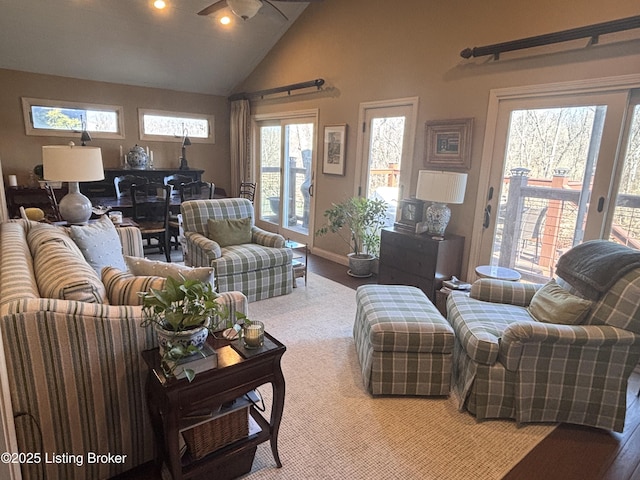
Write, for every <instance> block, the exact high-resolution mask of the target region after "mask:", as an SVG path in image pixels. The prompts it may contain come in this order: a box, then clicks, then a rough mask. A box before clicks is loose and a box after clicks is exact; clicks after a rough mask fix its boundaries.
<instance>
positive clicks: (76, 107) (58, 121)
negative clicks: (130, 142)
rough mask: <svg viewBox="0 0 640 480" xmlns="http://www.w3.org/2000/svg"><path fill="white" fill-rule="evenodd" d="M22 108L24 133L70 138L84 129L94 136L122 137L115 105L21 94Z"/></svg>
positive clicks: (120, 117) (120, 112) (119, 109)
mask: <svg viewBox="0 0 640 480" xmlns="http://www.w3.org/2000/svg"><path fill="white" fill-rule="evenodd" d="M22 111H23V114H24V125H25V132H26V134H27V135H41V136H57V137H69V136H73V134H75V133H79V132H81V131H83V130H87V131H88V132H89V133H91V136H92V137H95V138H119V139H122V138H124V121H123V108H122V107H120V106H117V105H97V104H92V103H81V102H68V101H63V100H49V99H42V98H28V97H22Z"/></svg>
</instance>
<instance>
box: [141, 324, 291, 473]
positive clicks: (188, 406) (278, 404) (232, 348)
mask: <svg viewBox="0 0 640 480" xmlns="http://www.w3.org/2000/svg"><path fill="white" fill-rule="evenodd" d="M208 341H209V343H210V344H211V345H212V346H213V347H214V348H215V350H216V353H217V355H218V360H217V361H218V366H217V367H216V368H212V369H210V370H207V371H205V372H200V373H198V374H197V375H196V378H195V379H194V380H193V381H192V382H191V383H189V381H188V380H186V379H181V380H178V379H175V378H167V377H166V376H165V375H164V373H163V371H162V367H161V365H160V354H159V352H158V349H157V348H155V349H153V350H146V351H144V352H142V357H143V358H144V361H145V362H146V363H147V365H148V366H149V376H148V379H147V401H148V405H149V411H150V414H151V422H152V425H153V429H154V433H155V436H156V445H157V457H156V458H157V461H158V462H159V464H160V465H161V464H162V461H166V463H167V466H168V467H169V471H170V472H171V475H172V476H173V478H174V480H178V479H187V478H195V477H201V476H205V475H206V476H207V477H210V478H216V479H217V480H219V479H229V478H234V477H236V476H239V475H242V474H244V473H247V472H248V470H247V471H238V468H239V467H238V465H239V463H240V462H239V459H240V458H246V456H247V454H250V455H251V461H252V460H253V453H255V448H256V446H257V445H259V444H260V443H263V442H266V441H267V440H269V441H270V442H271V451H272V453H273V458H274V460H275V461H276V465H277V466H278V467H281V466H282V463H281V462H280V456H279V455H278V431H279V428H280V421H281V419H282V412H283V410H284V396H285V381H284V376H283V374H282V369H281V366H280V360H281V359H282V355H283V354H284V352H285V350H286V347H285V346H284V345H283V344H282V343H280V342H279V341H278V340H276V339H275V338H274V337H272V336H271V335H269V334H268V333H265V345H264V347H262V348H260V349H258V350H244V349H243V348H242V347H241V346H240V345H239V343H240V342H239V341H238V340H236V341H235V342H230V341H228V340H222V339H214V338H213V337H212V336H209V340H208ZM266 383H271V384H272V386H273V404H272V407H271V417H270V419H269V420H268V421H267V419H266V418H265V417H264V416H263V415H262V414H261V413H260V411H258V410H257V409H256V408H255V407H253V406H251V407H250V409H249V412H250V415H251V417H252V418H253V419H254V420H255V422H256V423H257V424H258V426H259V427H260V428H261V431H260V432H258V433H254V434H251V433H250V434H249V436H248V437H246V438H243V439H240V440H237V441H236V442H233V443H231V444H229V445H227V446H225V447H222V448H220V449H218V450H215V451H213V452H211V453H209V454H208V455H206V456H204V457H203V458H200V459H198V460H193V459H192V458H190V455H189V453H188V452H187V453H186V454H185V455H183V456H182V457H181V456H180V451H179V448H180V447H179V441H178V435H179V432H180V431H181V430H184V429H185V425H188V422H189V417H194V416H201V415H202V414H203V412H209V411H211V412H215V411H217V410H218V408H219V407H220V406H221V405H223V404H225V403H228V402H230V401H233V400H234V399H236V398H238V397H241V396H242V395H244V394H246V393H248V392H250V391H251V390H254V389H255V388H257V387H259V386H260V385H264V384H266ZM187 428H188V427H187ZM248 468H249V469H251V463H249V464H248Z"/></svg>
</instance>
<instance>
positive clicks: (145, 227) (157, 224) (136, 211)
mask: <svg viewBox="0 0 640 480" xmlns="http://www.w3.org/2000/svg"><path fill="white" fill-rule="evenodd" d="M162 191H164V195H162V196H158V195H156V194H155V193H157V192H162ZM151 192H153V193H151ZM130 194H131V207H132V217H133V221H134V222H136V223H137V224H138V227H139V228H140V233H141V234H142V239H143V240H146V241H147V245H146V247H147V248H158V249H160V251H161V252H163V253H164V255H165V257H166V259H167V262H171V246H170V234H169V205H170V203H171V185H162V184H160V183H142V184H136V183H134V184H132V185H131V187H130ZM152 240H156V241H157V245H154V244H153V242H152Z"/></svg>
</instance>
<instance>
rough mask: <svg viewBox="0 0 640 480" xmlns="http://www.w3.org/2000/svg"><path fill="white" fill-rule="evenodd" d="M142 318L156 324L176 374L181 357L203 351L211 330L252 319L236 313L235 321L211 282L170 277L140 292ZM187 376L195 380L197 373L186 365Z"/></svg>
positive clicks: (165, 358)
mask: <svg viewBox="0 0 640 480" xmlns="http://www.w3.org/2000/svg"><path fill="white" fill-rule="evenodd" d="M140 296H141V297H142V313H143V316H144V318H143V320H142V323H141V326H143V327H153V328H154V329H155V331H156V334H157V335H158V344H159V346H160V354H161V356H162V365H163V368H164V369H165V373H167V374H169V375H173V374H174V372H175V369H176V366H177V365H178V362H180V360H182V359H184V358H185V357H188V356H191V355H196V354H201V355H202V348H203V347H204V345H205V342H206V340H207V337H208V335H209V333H210V332H211V333H213V332H218V331H220V330H222V329H224V328H225V327H231V326H233V325H234V324H235V323H236V320H243V321H244V322H247V323H249V322H250V320H249V319H247V318H246V317H245V316H244V315H243V314H241V313H236V319H235V320H234V321H233V322H232V321H231V320H230V318H229V309H228V308H227V307H226V306H225V305H223V304H221V303H219V302H218V301H217V300H216V299H217V298H218V297H219V295H218V293H216V292H215V291H214V290H213V287H212V286H211V284H210V283H209V282H202V281H200V280H186V279H185V278H184V277H181V278H180V279H176V278H173V277H167V280H166V282H165V286H164V288H163V289H154V288H152V289H151V290H150V291H149V292H141V293H140ZM184 373H185V376H186V377H187V378H188V379H189V381H191V380H193V378H194V377H195V373H194V372H193V370H191V369H189V368H184Z"/></svg>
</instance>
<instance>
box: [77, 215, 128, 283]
mask: <svg viewBox="0 0 640 480" xmlns="http://www.w3.org/2000/svg"><path fill="white" fill-rule="evenodd" d="M71 238H72V239H73V241H74V242H76V245H78V247H79V248H80V251H81V252H82V254H83V255H84V258H85V259H86V260H87V262H89V265H91V266H92V267H93V269H94V270H95V271H96V272H97V273H98V275H100V272H101V271H102V269H103V268H104V267H107V266H110V267H116V268H118V269H119V270H126V269H127V266H126V265H125V263H124V257H123V256H122V244H121V243H120V237H119V236H118V232H116V227H115V226H114V225H113V223H112V222H111V220H109V217H107V216H106V215H103V216H102V217H100V219H99V220H97V221H96V222H94V223H89V224H87V225H72V226H71Z"/></svg>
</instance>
